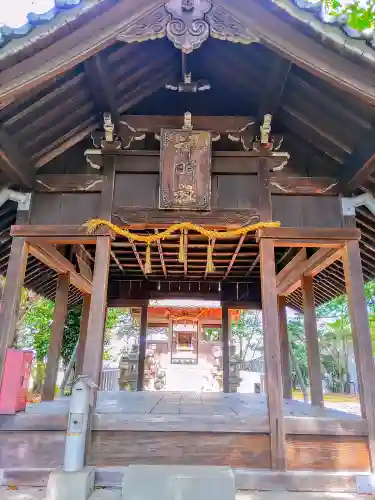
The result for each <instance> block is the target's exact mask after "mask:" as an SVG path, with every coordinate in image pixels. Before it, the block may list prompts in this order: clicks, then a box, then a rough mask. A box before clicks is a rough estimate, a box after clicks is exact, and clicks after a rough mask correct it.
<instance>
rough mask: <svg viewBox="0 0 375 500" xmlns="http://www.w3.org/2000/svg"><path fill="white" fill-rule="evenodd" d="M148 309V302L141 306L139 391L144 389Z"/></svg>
mask: <svg viewBox="0 0 375 500" xmlns="http://www.w3.org/2000/svg"><path fill="white" fill-rule="evenodd" d="M147 309H148V304H145V305H143V306H142V307H141V324H140V334H139V358H138V378H137V391H143V389H144V378H145V358H146V345H147Z"/></svg>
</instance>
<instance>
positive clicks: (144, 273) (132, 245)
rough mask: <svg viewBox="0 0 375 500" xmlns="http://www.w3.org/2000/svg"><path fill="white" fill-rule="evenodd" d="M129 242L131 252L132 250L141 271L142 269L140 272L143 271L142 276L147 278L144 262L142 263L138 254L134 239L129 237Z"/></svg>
mask: <svg viewBox="0 0 375 500" xmlns="http://www.w3.org/2000/svg"><path fill="white" fill-rule="evenodd" d="M129 243H130V245H131V247H132V250H133V252H134V255H135V258H136V259H137V262H138V265H139V267H140V268H141V271H142V273H143V275H144V277H145V278H146V279H148V276H147V274H146V271H145V266H144V264H143V262H142V259H141V257H140V255H139V252H138V250H137V247H136V244H135V243H134V241H133V240H131V239H130V238H129Z"/></svg>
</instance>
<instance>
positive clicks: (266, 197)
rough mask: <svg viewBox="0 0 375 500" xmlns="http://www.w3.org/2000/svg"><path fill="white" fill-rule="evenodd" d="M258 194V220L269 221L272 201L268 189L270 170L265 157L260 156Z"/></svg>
mask: <svg viewBox="0 0 375 500" xmlns="http://www.w3.org/2000/svg"><path fill="white" fill-rule="evenodd" d="M258 196H259V215H260V220H261V221H271V220H272V202H271V190H270V170H269V166H268V160H267V158H261V159H260V160H259V172H258Z"/></svg>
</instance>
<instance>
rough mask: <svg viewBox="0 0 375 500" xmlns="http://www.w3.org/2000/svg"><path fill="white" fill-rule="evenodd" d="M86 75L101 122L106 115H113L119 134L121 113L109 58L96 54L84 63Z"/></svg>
mask: <svg viewBox="0 0 375 500" xmlns="http://www.w3.org/2000/svg"><path fill="white" fill-rule="evenodd" d="M84 69H85V75H86V78H87V80H88V83H89V86H90V89H91V93H92V95H93V97H94V102H95V109H96V112H97V116H98V118H99V121H100V122H102V121H103V114H104V113H111V116H112V120H113V123H114V125H115V127H116V130H117V132H118V131H119V126H120V113H119V111H118V105H117V103H116V91H115V88H114V87H113V85H112V82H111V78H110V76H111V75H110V71H109V67H108V56H105V54H104V53H100V54H95V55H94V56H92V57H90V59H87V60H86V61H85V62H84Z"/></svg>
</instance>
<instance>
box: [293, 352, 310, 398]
mask: <svg viewBox="0 0 375 500" xmlns="http://www.w3.org/2000/svg"><path fill="white" fill-rule="evenodd" d="M289 353H290V358H291V360H292V363H293V364H294V368H295V370H296V374H297V378H298V382H299V385H300V386H301V391H302V394H303V401H304V402H305V403H308V402H309V395H308V392H307V390H306V386H305V382H304V381H303V377H302V373H301V369H300V367H299V364H298V361H297V359H296V357H295V355H294V352H293V348H292V345H291V344H290V343H289Z"/></svg>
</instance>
